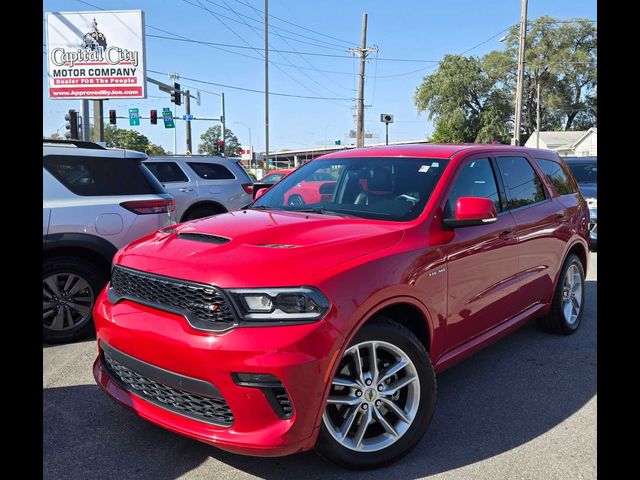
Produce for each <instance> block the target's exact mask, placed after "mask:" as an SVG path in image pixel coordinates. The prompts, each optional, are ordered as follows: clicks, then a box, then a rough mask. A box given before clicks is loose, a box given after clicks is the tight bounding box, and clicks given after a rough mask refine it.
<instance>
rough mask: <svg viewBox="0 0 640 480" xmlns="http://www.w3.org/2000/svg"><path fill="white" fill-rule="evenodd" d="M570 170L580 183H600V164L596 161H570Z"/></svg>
mask: <svg viewBox="0 0 640 480" xmlns="http://www.w3.org/2000/svg"><path fill="white" fill-rule="evenodd" d="M567 165H568V166H569V170H571V173H572V174H573V176H574V177H575V178H576V182H578V183H594V184H597V183H598V164H597V163H596V162H585V163H573V162H572V163H568V164H567Z"/></svg>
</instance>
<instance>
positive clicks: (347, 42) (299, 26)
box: [234, 0, 355, 46]
mask: <svg viewBox="0 0 640 480" xmlns="http://www.w3.org/2000/svg"><path fill="white" fill-rule="evenodd" d="M234 1H235V2H238V3H242V4H243V5H248V4H247V3H245V2H242V1H240V0H234ZM251 8H252V9H253V10H255V11H258V12H260V13H262V14H264V10H260V9H259V8H256V7H253V6H251ZM269 17H271V18H275V19H276V20H279V21H281V22H284V23H287V24H289V25H293V26H294V27H298V28H301V29H302V30H306V31H308V32H312V33H315V34H316V35H322V36H323V37H327V38H331V39H333V40H337V41H338V42H342V43H345V44H347V45H349V46H352V45H355V43H354V42H349V41H347V40H341V39H340V38H337V37H333V36H331V35H327V34H326V33H322V32H318V31H316V30H312V29H310V28H307V27H303V26H302V25H298V24H297V23H293V22H290V21H288V20H285V19H284V18H280V17H276V16H275V15H271V14H269ZM272 28H278V27H273V26H272Z"/></svg>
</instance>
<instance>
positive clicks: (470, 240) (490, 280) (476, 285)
mask: <svg viewBox="0 0 640 480" xmlns="http://www.w3.org/2000/svg"><path fill="white" fill-rule="evenodd" d="M460 197H485V198H490V199H491V200H493V201H494V203H495V205H496V210H497V212H498V218H497V220H496V221H495V222H493V223H488V224H486V225H478V226H470V227H462V228H454V229H453V231H452V233H453V238H452V240H451V241H450V242H448V244H447V246H446V252H447V253H446V254H447V267H446V268H447V272H448V278H447V291H448V294H447V333H446V348H447V350H451V349H453V348H455V347H457V346H459V345H461V344H463V343H464V342H466V341H468V340H470V339H472V338H474V337H476V336H478V335H480V334H482V333H484V332H486V331H487V330H489V329H491V328H492V327H494V326H496V325H498V324H500V323H502V322H503V321H505V320H508V319H509V318H511V317H513V316H514V315H516V314H517V313H518V307H517V306H518V305H519V301H518V295H519V293H518V286H519V285H518V283H517V278H516V277H517V273H518V245H517V242H516V238H515V235H514V230H515V225H516V224H515V221H514V219H513V217H512V215H511V213H509V212H507V211H504V199H503V198H502V197H503V195H501V192H500V189H499V188H498V182H497V176H496V172H495V164H494V162H492V160H491V159H490V158H488V157H487V156H484V157H483V156H480V157H478V156H476V157H471V158H468V159H466V160H465V161H463V163H462V164H461V165H460V167H459V169H458V171H457V174H456V176H455V179H454V181H453V182H452V185H451V187H450V189H449V191H448V193H447V196H446V202H445V203H444V206H443V209H444V218H447V217H452V216H453V215H454V208H455V202H456V201H457V199H458V198H460Z"/></svg>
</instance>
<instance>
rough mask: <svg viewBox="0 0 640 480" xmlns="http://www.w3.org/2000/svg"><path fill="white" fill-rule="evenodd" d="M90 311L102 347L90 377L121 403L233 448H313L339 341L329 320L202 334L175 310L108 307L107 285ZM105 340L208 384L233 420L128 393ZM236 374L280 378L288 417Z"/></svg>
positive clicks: (268, 451) (272, 452) (279, 451)
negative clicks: (198, 415) (219, 420)
mask: <svg viewBox="0 0 640 480" xmlns="http://www.w3.org/2000/svg"><path fill="white" fill-rule="evenodd" d="M331 313H332V312H330V313H329V314H330V315H331ZM93 316H94V322H95V325H96V333H97V339H98V349H99V354H98V358H97V359H96V361H95V363H94V366H93V374H94V377H95V379H96V382H97V383H98V385H99V386H100V387H101V388H102V390H103V391H104V392H105V393H106V394H107V395H109V396H110V397H112V398H113V399H114V400H116V401H117V402H118V403H120V404H121V405H123V406H125V407H127V408H129V409H130V410H133V411H134V412H135V413H137V414H138V415H140V416H141V417H143V418H145V419H146V420H149V421H151V422H153V423H155V424H157V425H160V426H162V427H164V428H167V429H169V430H171V431H174V432H176V433H179V434H181V435H185V436H187V437H191V438H194V439H196V440H200V441H202V442H205V443H208V444H211V445H214V446H216V447H219V448H221V449H224V450H228V451H231V452H234V453H241V454H245V455H256V456H280V455H288V454H292V453H296V452H301V451H305V450H309V449H311V448H313V446H314V444H315V440H316V437H317V432H318V427H319V422H320V419H321V411H322V407H323V405H324V396H325V395H326V392H327V386H328V381H327V377H328V375H329V371H330V369H331V364H332V361H333V359H334V358H335V357H336V355H337V350H338V349H339V348H340V346H341V343H342V336H341V335H340V334H339V333H338V331H337V330H336V329H335V328H334V327H333V326H332V325H331V323H330V322H327V321H326V320H323V321H319V322H316V323H312V324H306V325H294V326H285V327H241V328H236V329H233V330H231V331H227V332H224V333H212V332H202V331H198V330H195V329H193V328H192V327H191V326H190V325H189V324H188V322H187V321H186V319H184V318H183V317H181V316H178V315H174V314H172V313H167V312H163V311H159V310H156V309H153V308H150V307H146V306H143V305H139V304H136V303H133V302H130V301H127V300H124V301H121V302H119V303H118V304H116V305H114V304H111V303H110V302H109V300H108V299H107V298H106V290H105V291H103V292H102V293H101V294H100V296H99V297H98V299H97V302H96V306H95V308H94V315H93ZM104 343H106V344H107V345H108V346H110V347H112V348H113V349H116V351H118V352H121V353H123V354H126V355H128V356H130V357H132V358H133V359H134V360H132V361H135V360H138V361H140V362H142V363H144V364H148V365H150V366H153V367H154V368H156V369H157V370H165V371H167V372H168V373H169V374H172V375H174V376H177V377H180V376H184V377H188V378H190V379H192V380H196V381H200V382H202V383H203V384H205V383H206V384H209V385H211V386H212V387H213V388H214V389H215V390H216V391H217V392H219V394H220V395H221V396H222V397H224V400H225V401H226V403H227V404H228V406H229V408H230V410H231V412H232V414H233V421H232V424H231V425H230V426H224V425H220V424H212V423H211V422H206V421H201V420H198V419H195V418H193V417H190V416H188V415H184V414H181V413H178V412H177V411H176V410H175V409H174V410H172V409H169V408H167V407H166V406H162V405H161V404H159V403H152V402H151V401H148V400H147V399H145V398H144V395H140V394H136V393H132V391H131V390H130V389H129V390H127V389H126V388H125V386H124V385H123V384H122V383H121V382H119V381H118V379H117V378H116V377H115V376H114V375H113V371H110V369H109V367H108V366H107V365H105V360H104V359H105V357H104V354H103V352H102V348H101V347H100V345H101V344H104ZM142 363H141V364H142ZM134 365H135V364H134ZM110 372H111V373H110ZM143 373H144V372H143ZM232 373H263V374H270V375H273V376H275V377H277V378H278V379H279V380H280V381H281V382H282V384H283V385H284V387H285V388H286V390H287V393H288V395H289V398H290V400H291V404H292V406H293V409H294V412H293V415H292V416H291V418H282V416H279V415H278V414H277V412H276V409H275V408H274V407H273V405H272V402H270V400H269V398H268V396H267V395H265V393H264V392H263V390H261V389H259V388H253V387H245V386H240V385H237V384H236V383H235V382H234V380H233V378H232ZM170 383H171V380H169V384H170ZM185 385H186V388H191V387H189V386H188V384H185Z"/></svg>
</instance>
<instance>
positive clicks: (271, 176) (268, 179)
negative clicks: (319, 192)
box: [260, 168, 295, 185]
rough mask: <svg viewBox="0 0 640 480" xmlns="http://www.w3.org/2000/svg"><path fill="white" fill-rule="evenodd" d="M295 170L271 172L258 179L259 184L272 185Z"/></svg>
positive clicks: (287, 169)
mask: <svg viewBox="0 0 640 480" xmlns="http://www.w3.org/2000/svg"><path fill="white" fill-rule="evenodd" d="M294 170H295V168H284V169H281V170H271V171H270V172H269V173H268V174H267V175H265V176H264V177H262V178H261V179H260V183H266V184H268V185H273V184H274V183H276V182H279V181H280V180H282V179H283V178H284V177H286V176H287V175H289V174H290V173H291V172H293V171H294Z"/></svg>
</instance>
